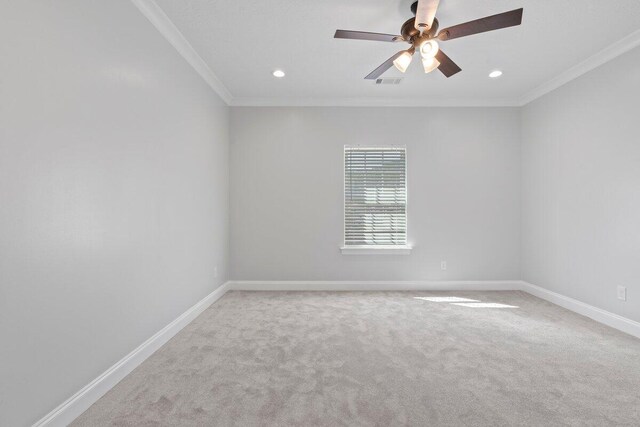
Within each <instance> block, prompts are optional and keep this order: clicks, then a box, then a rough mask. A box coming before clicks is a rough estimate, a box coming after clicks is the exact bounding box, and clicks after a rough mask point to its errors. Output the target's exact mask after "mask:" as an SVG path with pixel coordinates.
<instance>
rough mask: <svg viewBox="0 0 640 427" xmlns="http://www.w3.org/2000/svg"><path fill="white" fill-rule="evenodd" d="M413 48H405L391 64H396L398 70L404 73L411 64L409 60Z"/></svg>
mask: <svg viewBox="0 0 640 427" xmlns="http://www.w3.org/2000/svg"><path fill="white" fill-rule="evenodd" d="M413 52H414V51H413V49H409V50H405V51H404V52H402V55H400V56H398V57H397V58H396V59H395V60H394V61H393V65H395V66H396V68H397V69H398V71H400V72H401V73H404V72H405V71H407V68H409V65H410V64H411V60H412V59H413Z"/></svg>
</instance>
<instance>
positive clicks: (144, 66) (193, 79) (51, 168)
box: [0, 0, 228, 426]
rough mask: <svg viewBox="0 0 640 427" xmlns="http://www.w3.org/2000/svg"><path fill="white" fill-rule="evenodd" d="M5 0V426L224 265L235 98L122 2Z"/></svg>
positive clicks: (86, 376) (184, 302)
mask: <svg viewBox="0 0 640 427" xmlns="http://www.w3.org/2000/svg"><path fill="white" fill-rule="evenodd" d="M0 11H1V12H0V14H1V15H2V18H3V19H2V25H1V26H0V58H2V59H1V60H0V77H1V80H0V361H1V362H0V425H3V426H23V425H30V424H31V423H33V422H35V421H37V420H38V419H39V418H40V417H42V416H43V415H45V414H46V413H47V412H49V411H50V410H52V409H53V408H54V407H56V406H57V405H58V404H60V403H62V402H63V401H64V400H66V399H67V398H69V397H70V396H71V395H72V394H74V393H75V392H77V391H78V390H80V389H81V388H82V387H84V386H85V385H86V384H88V383H89V382H90V381H91V380H93V379H94V378H96V377H97V376H98V375H99V374H100V373H102V372H103V371H104V370H105V369H107V368H109V367H110V366H112V365H113V364H114V363H115V362H116V361H118V360H119V359H120V358H122V357H123V356H124V355H126V354H127V353H129V352H130V351H131V350H133V349H134V348H136V347H137V346H138V345H140V344H141V343H142V342H144V341H145V340H146V339H148V338H149V337H150V336H152V335H153V334H154V333H156V332H157V331H159V330H160V329H161V328H163V327H164V326H166V325H167V324H168V323H169V322H171V321H172V320H174V319H175V318H176V317H178V316H179V315H180V314H182V313H183V312H184V311H185V310H187V309H188V308H189V307H191V306H192V305H193V304H195V303H196V302H198V301H199V300H200V299H202V298H203V297H204V296H205V295H207V294H209V293H210V292H212V291H213V290H214V289H215V288H216V287H218V286H219V285H220V284H221V283H223V282H224V281H225V280H226V279H227V276H228V275H227V271H226V266H227V264H228V232H227V223H228V109H227V107H225V106H224V105H223V103H222V102H221V101H220V100H219V99H217V98H216V97H215V95H214V94H213V92H212V91H211V90H210V88H209V87H208V86H206V85H205V84H204V83H203V81H202V79H201V78H200V76H199V75H198V74H196V72H195V71H193V69H192V68H191V67H190V66H189V65H188V64H187V63H186V62H185V61H184V59H182V58H181V57H180V56H179V55H178V53H177V52H176V51H175V49H174V48H173V47H171V45H170V44H169V43H168V42H167V41H166V40H165V39H164V38H163V37H162V36H161V35H160V34H159V33H158V32H157V30H156V29H155V28H154V27H153V26H152V25H151V24H150V23H149V22H148V21H147V20H146V19H145V18H144V17H143V16H142V15H141V14H140V12H139V11H138V10H137V9H136V8H135V7H134V6H133V5H132V3H131V2H129V1H115V2H111V1H84V0H66V1H56V2H52V1H38V2H34V1H29V2H23V1H13V2H3V3H2V7H0ZM216 265H217V266H218V268H219V274H218V277H217V278H215V277H214V267H215V266H216Z"/></svg>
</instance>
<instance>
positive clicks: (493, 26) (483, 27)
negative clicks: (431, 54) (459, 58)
mask: <svg viewBox="0 0 640 427" xmlns="http://www.w3.org/2000/svg"><path fill="white" fill-rule="evenodd" d="M522 11H523V9H522V8H520V9H516V10H512V11H510V12H505V13H499V14H497V15H493V16H487V17H486V18H480V19H476V20H475V21H469V22H465V23H464V24H459V25H454V26H453V27H449V28H445V29H443V30H442V31H440V33H439V34H438V38H439V39H440V40H443V41H444V40H451V39H457V38H458V37H465V36H470V35H473V34H478V33H484V32H487V31H493V30H499V29H500V28H507V27H514V26H516V25H520V24H521V23H522Z"/></svg>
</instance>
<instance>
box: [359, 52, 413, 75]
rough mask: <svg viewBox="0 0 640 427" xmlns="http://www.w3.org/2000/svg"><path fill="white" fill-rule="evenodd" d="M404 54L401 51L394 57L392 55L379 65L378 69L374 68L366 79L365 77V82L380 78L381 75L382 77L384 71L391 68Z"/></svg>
mask: <svg viewBox="0 0 640 427" xmlns="http://www.w3.org/2000/svg"><path fill="white" fill-rule="evenodd" d="M404 52H405V51H404V50H401V51H400V52H398V53H396V54H395V55H393V56H392V57H391V58H389V59H387V60H386V61H384V62H383V63H382V65H380V66H379V67H378V68H376V69H375V70H373V71H372V72H370V73H369V75H368V76H367V77H365V79H367V80H375V79H377V78H378V77H380V76H381V75H383V74H384V72H385V71H387V70H388V69H389V68H391V67H393V61H395V60H396V59H397V58H398V57H399V56H400V55H402V54H403V53H404Z"/></svg>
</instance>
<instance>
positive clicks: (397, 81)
mask: <svg viewBox="0 0 640 427" xmlns="http://www.w3.org/2000/svg"><path fill="white" fill-rule="evenodd" d="M401 82H402V77H397V78H394V79H376V84H377V85H399V84H400V83H401Z"/></svg>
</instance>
